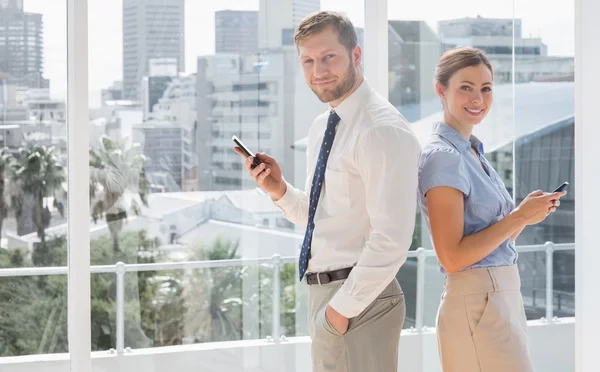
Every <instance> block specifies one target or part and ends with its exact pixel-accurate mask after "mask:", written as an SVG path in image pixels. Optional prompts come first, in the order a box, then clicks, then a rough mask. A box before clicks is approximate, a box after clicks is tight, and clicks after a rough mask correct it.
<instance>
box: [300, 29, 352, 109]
mask: <svg viewBox="0 0 600 372" xmlns="http://www.w3.org/2000/svg"><path fill="white" fill-rule="evenodd" d="M298 51H299V52H300V63H301V64H302V71H303V72H304V79H305V80H306V83H307V84H308V86H309V87H310V89H312V91H313V92H315V94H316V95H317V97H318V98H319V99H320V100H321V102H332V101H336V100H338V99H340V98H342V97H343V96H344V95H345V94H346V93H347V92H348V91H350V89H352V87H353V86H354V84H355V83H356V79H357V73H358V68H359V67H360V56H361V50H360V47H359V46H356V47H355V48H354V50H353V51H352V53H351V54H350V53H348V50H347V49H346V47H345V46H344V45H343V44H342V43H341V42H340V39H339V36H338V34H337V33H336V32H335V31H334V30H333V29H332V28H330V27H328V28H326V29H324V30H323V31H321V32H319V33H316V34H314V35H311V36H310V37H309V38H308V39H306V40H303V41H302V42H301V43H299V45H298Z"/></svg>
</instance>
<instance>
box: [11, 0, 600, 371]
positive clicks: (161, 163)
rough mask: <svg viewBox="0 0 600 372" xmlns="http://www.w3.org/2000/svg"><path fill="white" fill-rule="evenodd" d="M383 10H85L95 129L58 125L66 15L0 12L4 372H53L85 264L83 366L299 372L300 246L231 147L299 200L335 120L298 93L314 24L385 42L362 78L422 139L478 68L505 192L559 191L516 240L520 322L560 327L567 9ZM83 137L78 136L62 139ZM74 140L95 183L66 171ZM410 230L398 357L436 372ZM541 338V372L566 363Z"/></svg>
mask: <svg viewBox="0 0 600 372" xmlns="http://www.w3.org/2000/svg"><path fill="white" fill-rule="evenodd" d="M586 1H591V0H586ZM385 2H386V0H350V1H349V0H222V1H217V2H215V1H206V0H87V4H88V15H89V16H88V17H87V21H86V25H87V30H88V44H87V45H88V58H89V61H88V62H89V63H86V65H87V71H88V79H87V81H85V79H82V80H83V81H85V85H82V84H81V83H79V84H78V85H77V86H78V87H81V86H84V87H85V88H87V90H88V96H89V102H88V104H89V113H88V117H86V118H84V119H83V120H79V121H77V122H75V121H73V122H70V123H68V125H67V122H66V121H67V116H68V115H67V109H68V108H73V107H76V106H77V107H81V104H82V103H81V101H78V100H77V98H78V97H71V100H70V101H69V105H67V100H68V98H67V86H69V88H71V87H73V85H74V84H76V83H74V82H73V81H71V80H69V81H68V79H67V68H66V66H67V40H68V38H67V36H69V35H70V36H72V35H73V33H74V32H76V30H77V27H73V28H71V29H69V30H68V29H67V23H68V22H67V16H66V15H67V7H68V5H67V4H71V6H69V8H71V7H72V5H73V3H74V2H68V1H67V0H52V1H50V0H25V1H23V2H22V1H19V0H4V1H3V0H0V6H2V7H10V11H8V10H7V11H4V10H3V9H4V8H0V370H1V371H3V372H4V371H8V372H14V371H21V370H47V371H52V372H54V371H57V372H58V371H64V370H65V366H66V364H65V363H66V361H67V360H68V359H69V357H70V355H69V354H68V353H69V351H71V353H73V340H69V339H68V335H72V334H74V333H71V334H69V332H68V327H67V325H68V322H67V320H68V319H73V318H75V317H81V316H82V314H81V312H80V311H79V312H78V310H77V309H74V310H73V309H71V308H69V309H68V307H67V302H68V301H67V300H68V297H67V292H68V284H69V279H68V278H67V275H66V274H67V272H68V266H69V265H71V266H72V265H73V262H72V261H70V259H69V257H71V258H72V257H73V256H74V255H73V253H74V252H77V251H76V250H87V249H89V255H90V261H89V265H90V272H91V277H90V279H91V287H90V291H91V297H90V300H91V314H89V315H90V316H89V319H90V320H91V350H92V352H93V353H92V359H93V365H94V368H95V369H99V370H100V369H102V370H111V371H130V370H133V369H134V368H138V369H141V368H140V367H138V365H143V366H144V367H143V370H144V371H145V370H156V371H158V370H166V369H168V368H176V367H175V366H177V368H180V369H181V370H183V371H186V372H187V371H196V370H217V369H218V370H219V371H284V370H285V371H297V372H300V371H302V372H304V371H307V370H310V362H311V361H310V343H309V339H308V337H307V336H308V313H307V286H306V285H304V284H300V283H298V279H297V258H296V255H297V254H298V252H299V249H300V244H301V242H302V239H303V235H304V231H303V229H301V228H299V227H297V226H294V225H293V224H291V223H290V222H289V221H287V220H286V219H285V218H284V217H283V215H282V212H281V211H280V210H279V208H277V207H276V206H275V205H274V204H273V203H272V201H271V200H270V198H269V196H268V195H265V193H263V192H262V191H260V190H259V189H258V188H257V187H256V185H255V183H254V181H253V180H252V179H251V178H250V176H249V175H248V174H247V172H246V171H245V170H244V168H243V164H242V160H241V158H240V157H239V155H237V154H235V153H234V152H233V151H232V147H233V142H232V141H231V136H232V135H236V136H238V137H239V138H241V139H242V140H243V142H244V143H245V144H246V145H247V146H248V147H249V148H250V149H251V150H253V151H262V152H267V153H269V155H271V156H273V157H275V158H276V159H277V160H278V161H279V163H280V164H281V165H282V168H283V171H284V176H285V178H286V180H287V181H288V182H291V183H292V184H293V185H295V186H296V187H298V188H303V187H304V184H305V178H306V155H305V151H306V137H307V134H308V130H309V128H310V126H311V124H312V123H313V120H314V118H315V117H316V116H317V115H318V114H321V113H322V112H324V111H325V110H326V107H327V106H326V105H325V104H323V103H322V102H320V101H319V100H318V99H317V98H316V97H315V95H314V94H313V92H312V91H311V90H310V88H309V87H308V86H307V85H306V83H305V82H304V77H303V75H302V71H301V68H300V64H299V60H298V55H297V50H296V48H295V46H294V41H293V34H294V28H295V26H296V25H297V24H298V23H299V22H300V20H302V19H303V18H304V17H305V16H307V15H308V14H310V13H312V12H314V11H317V10H320V9H331V10H337V11H342V12H345V13H347V14H348V15H349V17H350V18H351V20H352V21H353V22H354V24H355V26H356V29H357V33H358V39H359V44H360V45H361V46H362V47H363V52H364V53H365V54H366V55H369V54H370V53H373V54H376V55H378V56H382V55H384V53H385V52H384V51H383V49H381V50H376V49H373V48H372V46H376V45H378V43H380V42H381V40H385V41H386V42H387V51H388V56H387V67H388V68H387V72H388V73H387V74H385V76H384V78H383V79H381V77H382V76H381V72H382V71H385V68H381V66H383V65H385V62H384V59H381V60H377V59H370V58H369V60H368V62H369V63H372V64H371V65H366V66H365V68H364V69H363V71H364V72H365V75H366V77H367V78H368V79H370V83H371V85H372V86H373V87H374V88H375V89H376V90H379V91H380V92H379V93H381V94H382V95H384V96H386V95H387V97H388V100H389V101H390V102H391V103H392V104H393V105H394V106H395V107H396V108H397V109H398V110H399V111H400V112H401V113H402V114H403V115H404V117H406V118H407V119H408V121H409V122H410V123H411V126H412V129H413V131H414V132H415V134H416V135H417V137H418V138H419V140H420V141H421V142H422V143H424V142H425V141H426V140H427V138H428V136H429V134H430V132H431V125H432V124H433V123H434V121H436V120H440V119H441V104H440V100H439V98H438V97H437V95H436V94H435V90H434V85H433V72H434V68H435V66H436V63H437V61H438V59H439V57H440V56H441V54H442V53H443V52H444V51H445V50H447V49H449V48H452V47H455V46H474V47H477V48H480V49H482V50H484V51H485V52H486V54H487V55H488V57H489V58H490V59H491V61H492V65H493V67H494V81H495V90H494V97H495V102H494V106H493V109H492V111H491V112H490V114H489V116H488V117H487V118H486V120H485V122H483V123H482V124H481V126H479V127H478V128H477V132H476V134H477V135H478V136H479V137H480V138H481V139H482V141H483V142H484V144H485V149H486V156H487V158H488V159H489V161H490V162H492V163H493V165H494V167H495V168H496V170H497V171H498V173H499V174H500V175H501V177H502V178H503V179H504V182H505V186H506V187H507V189H508V190H509V192H510V193H511V194H512V195H513V196H514V198H515V201H516V202H517V203H519V202H520V201H521V200H522V199H523V198H524V197H525V196H526V195H527V194H528V193H529V192H531V191H533V190H536V189H542V190H544V191H551V190H552V189H553V188H555V187H556V186H558V185H559V184H560V183H562V182H563V181H568V182H570V184H571V185H570V188H569V194H568V195H567V196H566V197H565V198H563V200H562V205H561V208H560V210H559V211H558V212H557V213H555V214H554V215H552V216H551V217H549V218H548V219H546V220H545V221H544V222H543V223H540V224H538V225H537V226H535V227H528V228H527V229H525V231H524V232H523V234H522V235H521V237H520V238H519V240H518V241H517V245H518V247H519V249H520V250H521V253H520V258H519V268H520V270H521V277H522V281H523V287H522V292H523V298H524V302H525V308H526V311H527V316H528V319H530V320H532V321H536V320H539V319H541V318H543V317H545V318H548V317H553V316H557V317H572V316H574V300H575V296H574V250H573V249H574V240H575V239H574V236H575V234H574V230H575V226H574V225H575V221H574V202H575V199H574V197H575V193H574V191H575V179H574V164H575V162H574V124H575V119H574V91H573V90H574V58H573V57H574V43H573V30H574V16H573V8H574V3H573V2H574V0H560V1H558V2H556V3H555V4H552V6H551V7H548V5H547V4H546V2H544V1H542V0H510V1H509V0H499V1H493V2H482V1H479V2H477V1H472V0H456V1H453V2H448V1H441V0H422V1H419V2H407V1H405V0H401V1H396V0H394V1H388V3H387V4H385ZM21 4H23V6H24V8H23V9H21ZM384 5H387V6H384ZM71 10H72V9H71ZM23 12H24V13H23ZM386 18H387V19H386ZM385 22H387V23H386V25H387V28H386V31H385V32H384V31H382V30H383V28H382V27H380V26H381V25H382V24H383V23H385ZM33 28H35V29H36V30H37V31H36V32H35V33H34V34H35V35H34V34H32V33H31V32H30V33H29V34H27V35H25V36H26V37H20V36H19V37H17V36H18V35H17V36H15V30H17V31H19V30H21V31H22V30H23V29H29V30H30V31H31V30H32V29H33ZM68 32H69V35H68ZM382 32H384V33H383V34H381V33H382ZM21 34H22V32H20V31H19V35H21ZM21 36H23V35H21ZM17 39H18V40H17ZM15 40H16V41H15ZM19 40H20V41H19ZM11 41H15V42H11ZM17 41H18V42H17ZM75 49H76V50H75V51H73V50H71V49H69V53H75V55H76V53H77V52H78V51H79V50H78V47H77V46H76V47H75ZM380 54H381V55H380ZM70 55H72V54H70ZM364 60H365V59H363V61H364ZM69 62H71V66H73V62H72V61H71V60H69ZM80 67H81V66H80ZM68 84H69V85H68ZM382 86H384V87H387V88H388V89H387V92H385V91H382V90H385V89H382V88H381V87H382ZM69 92H70V93H72V91H69ZM84 111H85V110H84ZM71 117H72V116H71ZM85 119H89V120H88V122H86V120H85ZM84 125H88V126H89V138H76V139H73V138H71V139H68V136H67V134H68V133H69V132H68V129H71V128H73V126H84ZM71 133H72V132H71ZM79 140H81V141H83V142H84V143H85V144H86V146H87V145H88V144H89V168H88V169H89V177H88V176H87V175H86V176H85V177H81V175H80V173H81V166H79V167H77V164H76V162H74V163H71V164H68V163H67V157H68V151H67V150H69V149H72V148H73V146H74V145H75V144H79V143H78V141H79ZM86 152H87V149H86V151H81V152H80V153H79V154H80V155H81V154H85V153H86ZM71 155H72V154H71ZM71 160H73V159H72V158H71ZM84 164H86V165H87V162H84ZM74 169H75V170H74ZM77 169H78V170H79V171H77ZM69 177H71V178H69ZM73 180H76V181H77V182H71V184H70V185H71V186H69V187H68V186H67V185H68V181H73ZM72 185H76V187H78V188H79V190H85V194H86V195H88V194H89V200H87V201H89V206H90V215H89V216H87V213H83V212H81V213H83V214H86V216H85V218H81V220H89V225H90V226H89V232H88V231H85V232H84V233H83V234H82V235H83V236H86V237H88V236H89V239H90V244H89V246H87V244H83V245H78V244H74V245H70V246H69V245H68V244H67V243H71V242H70V241H68V238H67V237H68V236H72V235H69V234H71V233H72V232H69V231H68V227H69V226H70V225H69V223H71V224H73V223H74V221H75V222H81V221H79V219H77V218H76V219H69V218H68V216H67V214H68V213H67V211H68V210H69V209H68V203H67V202H68V201H70V200H74V199H73V192H72V191H73V190H71V187H72ZM79 201H80V202H81V199H79ZM71 207H73V205H71ZM73 208H76V207H73ZM72 210H73V209H71V211H72ZM415 220H416V222H417V223H416V228H415V231H414V235H413V242H412V245H411V251H410V256H409V258H408V260H407V262H406V264H405V265H404V266H403V267H402V268H401V270H400V271H399V273H398V275H397V278H398V280H399V281H400V284H401V286H402V288H403V290H404V293H405V295H406V309H407V316H406V321H405V325H404V328H405V330H404V331H403V334H402V337H403V338H402V342H401V350H400V353H401V354H400V361H401V363H404V366H403V368H405V369H406V370H410V371H438V370H439V369H436V368H437V365H436V364H435V362H431V361H434V360H437V359H436V357H437V350H436V348H435V340H434V336H433V333H431V332H429V330H428V328H429V329H431V327H434V326H435V317H436V312H437V307H438V304H439V300H440V294H441V292H442V289H443V285H444V277H443V276H442V275H441V274H440V272H439V270H438V262H437V259H436V258H435V254H434V252H433V250H432V245H431V239H430V238H429V233H428V231H427V228H426V226H425V224H424V223H423V220H422V217H421V215H420V213H419V211H418V210H417V211H415ZM86 234H87V235H86ZM82 235H79V236H82ZM74 240H77V239H74ZM75 243H78V242H75ZM68 246H69V247H68ZM419 248H421V249H419ZM86 252H87V251H86ZM86 261H87V260H86ZM79 264H81V262H79ZM86 264H87V262H86ZM79 267H81V265H80V266H79ZM86 277H87V275H86ZM70 284H73V279H71V283H70ZM71 299H73V297H71ZM71 305H72V303H71ZM85 313H86V314H84V315H85V316H87V311H86V312H85ZM72 332H77V330H72ZM552 332H555V331H552ZM540 334H541V333H539V332H538V333H535V331H534V335H533V338H532V347H534V348H536V350H537V351H535V352H534V354H535V355H536V358H537V357H538V355H549V354H551V353H553V350H554V351H556V350H557V348H558V346H557V345H559V346H560V344H559V343H553V344H548V345H546V344H541V343H540V342H542V341H544V342H545V341H546V340H542V338H541V337H540V336H539V335H540ZM544 334H545V333H544ZM557 334H558V335H559V336H556V337H552V339H557V340H558V339H562V340H564V339H565V337H564V334H563V333H557ZM566 334H569V335H570V333H566ZM553 335H554V334H553ZM544 337H546V336H544ZM567 338H568V337H567ZM538 344H539V345H538ZM69 345H71V350H69ZM538 346H539V347H538ZM415 351H418V352H415ZM558 351H562V350H558ZM45 354H56V355H53V356H52V357H48V356H46V355H45ZM86 354H87V350H86ZM558 354H560V353H557V355H558ZM42 355H44V356H42ZM554 356H555V357H556V355H554ZM8 357H11V358H8ZM12 357H14V358H12ZM129 357H131V358H129ZM558 359H560V358H559V357H556V358H554V359H553V361H554V362H553V363H554V364H555V366H556V368H558V369H556V371H561V372H562V371H564V370H567V369H564V368H562V367H563V366H565V365H567V366H570V365H571V364H572V363H571V360H570V359H569V355H567V356H566V357H565V359H566V361H565V360H558ZM429 363H433V364H432V365H430V364H429ZM537 365H538V361H537V359H536V366H537ZM553 367H554V366H553ZM542 369H543V368H542ZM399 370H402V368H400V369H399ZM543 370H544V371H548V372H554V370H551V369H548V368H546V369H543Z"/></svg>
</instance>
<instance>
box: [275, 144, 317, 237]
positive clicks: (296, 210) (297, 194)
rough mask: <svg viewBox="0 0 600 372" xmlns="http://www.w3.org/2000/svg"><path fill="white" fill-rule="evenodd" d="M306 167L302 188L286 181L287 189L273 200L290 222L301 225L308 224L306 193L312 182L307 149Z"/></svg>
mask: <svg viewBox="0 0 600 372" xmlns="http://www.w3.org/2000/svg"><path fill="white" fill-rule="evenodd" d="M306 167H307V172H306V174H307V177H306V182H305V184H304V190H300V189H297V188H295V187H294V186H292V185H291V184H290V183H289V182H287V181H286V184H287V189H286V192H285V194H284V195H283V196H282V197H281V199H279V200H275V205H277V206H278V207H279V209H281V211H282V212H283V216H284V217H285V218H286V219H287V220H288V221H290V222H291V223H293V224H296V225H298V226H301V227H306V225H308V207H309V199H308V193H309V192H310V187H311V183H312V178H310V177H308V175H309V174H310V172H309V170H310V156H309V153H308V150H307V152H306Z"/></svg>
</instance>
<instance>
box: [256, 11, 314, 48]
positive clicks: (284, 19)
mask: <svg viewBox="0 0 600 372" xmlns="http://www.w3.org/2000/svg"><path fill="white" fill-rule="evenodd" d="M319 10H321V0H260V7H259V22H258V37H259V39H258V46H259V48H260V49H271V48H278V47H280V46H281V45H282V44H283V39H284V38H285V37H286V36H285V35H287V32H288V30H289V29H294V28H296V26H298V24H299V23H300V21H302V19H304V18H305V17H306V16H308V15H309V14H311V13H314V12H318V11H319Z"/></svg>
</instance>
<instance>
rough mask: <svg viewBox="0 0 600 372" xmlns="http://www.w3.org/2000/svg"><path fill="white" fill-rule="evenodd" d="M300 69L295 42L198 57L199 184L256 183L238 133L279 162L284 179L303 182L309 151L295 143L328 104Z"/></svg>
mask: <svg viewBox="0 0 600 372" xmlns="http://www.w3.org/2000/svg"><path fill="white" fill-rule="evenodd" d="M297 71H298V55H297V52H296V50H295V49H293V48H279V49H277V50H276V49H273V50H270V51H268V52H266V51H263V52H262V53H260V54H258V55H253V56H245V57H243V58H242V57H240V56H239V55H234V54H229V55H226V54H220V55H216V56H206V57H199V58H198V73H197V88H196V92H197V96H196V98H197V104H196V109H197V125H196V128H195V131H196V134H195V137H196V146H195V150H196V155H197V156H198V162H197V164H198V181H199V185H198V189H199V190H238V189H240V188H247V187H251V186H252V182H253V180H252V178H250V177H249V176H248V174H247V172H244V170H243V163H242V162H241V161H240V157H239V155H237V154H236V153H234V152H233V151H232V150H231V147H232V143H233V142H232V141H231V137H232V136H233V135H236V136H237V137H238V138H240V139H241V140H242V141H243V142H244V144H245V145H246V146H248V147H249V148H250V149H251V150H252V151H254V152H265V153H268V154H270V155H271V156H273V157H274V158H276V159H277V161H278V162H279V164H281V166H282V169H283V172H284V177H285V178H286V180H289V181H290V182H292V183H294V182H296V181H298V182H304V179H305V177H306V176H305V172H306V163H305V159H306V156H305V155H304V154H300V153H297V152H295V151H294V150H293V149H292V145H293V144H294V142H295V141H296V140H297V139H298V138H303V137H304V136H306V135H307V133H308V129H309V127H310V125H311V124H312V122H313V121H314V118H315V117H316V116H317V115H318V114H321V113H323V112H325V110H326V105H325V104H323V103H322V102H320V101H319V100H318V99H317V98H316V96H315V95H314V94H313V92H311V91H310V89H309V88H308V86H307V85H306V83H305V82H304V79H303V76H302V75H300V74H298V73H297Z"/></svg>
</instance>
